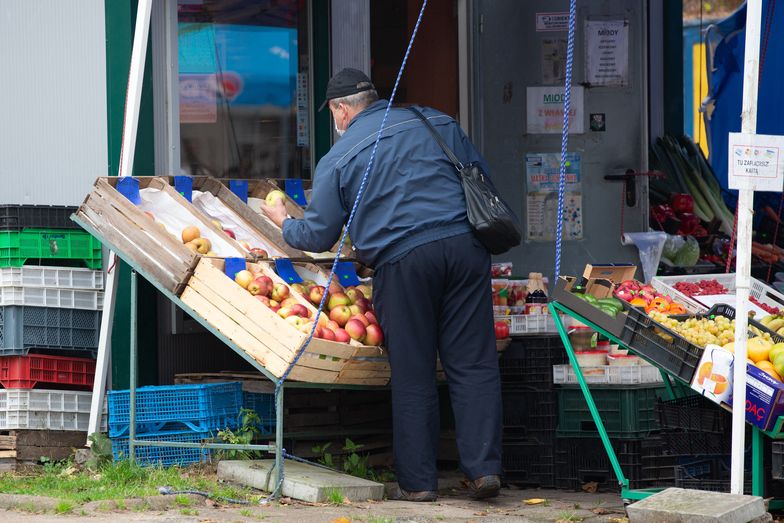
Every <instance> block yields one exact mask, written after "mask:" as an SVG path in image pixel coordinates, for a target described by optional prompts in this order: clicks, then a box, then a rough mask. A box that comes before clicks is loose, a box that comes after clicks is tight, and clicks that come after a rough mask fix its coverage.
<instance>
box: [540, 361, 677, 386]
mask: <svg viewBox="0 0 784 523" xmlns="http://www.w3.org/2000/svg"><path fill="white" fill-rule="evenodd" d="M581 370H582V371H583V376H584V377H585V381H586V383H590V384H593V385H641V384H645V383H662V381H663V380H662V376H661V372H659V369H658V368H657V367H654V366H653V365H631V366H628V367H627V366H617V365H602V366H598V367H581ZM553 383H554V384H556V385H579V383H580V382H579V381H578V380H577V374H575V373H574V369H573V368H572V366H571V365H568V364H567V365H553Z"/></svg>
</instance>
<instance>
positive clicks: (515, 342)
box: [499, 335, 567, 488]
mask: <svg viewBox="0 0 784 523" xmlns="http://www.w3.org/2000/svg"><path fill="white" fill-rule="evenodd" d="M566 360H567V356H566V351H565V349H564V346H563V343H562V342H561V338H560V337H558V336H557V335H537V336H524V337H516V338H513V339H512V343H511V344H510V345H509V347H508V348H507V349H506V351H504V353H503V354H502V355H501V358H500V359H499V368H500V371H501V389H502V390H501V394H502V398H503V421H504V432H503V468H504V478H505V480H506V481H507V482H508V483H511V484H516V485H521V486H538V487H544V488H552V487H553V486H555V475H554V467H555V461H554V460H555V430H556V425H557V419H558V398H557V395H556V391H555V389H554V386H553V372H552V369H553V365H557V364H562V363H565V362H566Z"/></svg>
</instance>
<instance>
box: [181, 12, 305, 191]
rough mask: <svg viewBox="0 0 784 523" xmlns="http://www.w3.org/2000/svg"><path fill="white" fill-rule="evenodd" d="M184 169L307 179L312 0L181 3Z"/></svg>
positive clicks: (233, 175) (232, 175)
mask: <svg viewBox="0 0 784 523" xmlns="http://www.w3.org/2000/svg"><path fill="white" fill-rule="evenodd" d="M177 11H178V15H177V17H178V20H177V21H178V47H179V51H178V61H179V100H180V110H179V114H180V146H181V155H180V157H181V169H182V171H183V172H184V173H185V174H190V175H194V176H197V175H208V176H215V177H219V178H300V177H306V178H307V177H310V132H309V111H311V110H312V107H311V106H312V104H311V103H309V102H308V85H307V82H308V59H307V58H308V57H307V49H308V43H307V35H308V30H307V9H306V0H178V6H177Z"/></svg>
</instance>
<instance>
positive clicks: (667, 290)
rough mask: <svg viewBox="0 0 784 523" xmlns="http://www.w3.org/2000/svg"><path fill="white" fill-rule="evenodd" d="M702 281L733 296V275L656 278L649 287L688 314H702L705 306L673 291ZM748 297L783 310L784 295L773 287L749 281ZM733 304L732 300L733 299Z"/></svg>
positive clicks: (756, 281)
mask: <svg viewBox="0 0 784 523" xmlns="http://www.w3.org/2000/svg"><path fill="white" fill-rule="evenodd" d="M702 280H716V281H717V282H719V283H720V284H721V285H723V286H724V287H726V289H727V291H728V294H729V295H734V294H735V274H732V273H730V274H701V275H689V276H657V277H655V278H653V279H652V280H651V286H653V288H654V289H656V290H657V291H658V292H659V293H661V294H664V295H667V296H670V297H671V298H673V299H674V300H675V301H677V302H679V303H682V304H683V305H684V306H685V307H686V309H687V310H689V311H690V312H695V313H697V312H704V311H706V310H707V309H708V307H706V306H705V305H703V304H701V303H700V302H699V301H697V300H696V299H694V298H691V297H689V296H686V295H685V294H683V293H682V292H680V291H678V290H676V289H675V287H674V285H675V284H676V283H678V282H687V283H697V282H699V281H702ZM749 296H751V297H752V298H755V299H756V300H758V301H759V302H761V303H764V304H766V305H770V306H771V307H777V308H779V309H782V308H784V294H782V293H780V292H779V291H777V290H776V289H774V288H773V287H770V286H769V285H766V284H765V283H763V282H761V281H759V280H757V279H756V278H752V279H751V288H750V289H749ZM733 302H734V298H733Z"/></svg>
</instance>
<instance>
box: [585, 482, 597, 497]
mask: <svg viewBox="0 0 784 523" xmlns="http://www.w3.org/2000/svg"><path fill="white" fill-rule="evenodd" d="M582 489H583V491H584V492H589V493H591V494H596V492H597V491H598V490H599V484H598V483H597V482H595V481H591V482H589V483H586V484H585V485H583V487H582Z"/></svg>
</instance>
